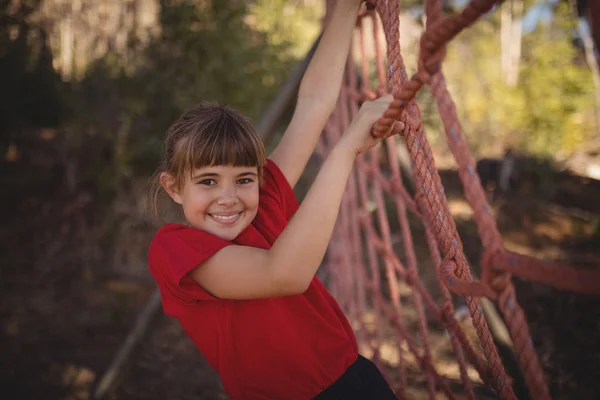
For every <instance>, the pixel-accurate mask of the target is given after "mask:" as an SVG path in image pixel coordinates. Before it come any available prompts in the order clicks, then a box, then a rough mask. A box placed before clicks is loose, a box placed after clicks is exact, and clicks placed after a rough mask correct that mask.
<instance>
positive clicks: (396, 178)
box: [317, 0, 600, 399]
mask: <svg viewBox="0 0 600 400" xmlns="http://www.w3.org/2000/svg"><path fill="white" fill-rule="evenodd" d="M496 4H497V1H492V0H474V1H471V2H470V3H469V4H468V5H467V6H466V7H465V8H464V9H463V10H462V11H461V12H460V13H458V14H456V15H453V16H444V15H443V13H442V7H441V0H425V11H426V18H427V24H426V27H425V31H424V33H423V34H422V36H421V39H420V53H419V57H418V63H417V71H416V73H415V74H414V75H413V76H412V77H410V78H409V77H408V75H407V72H406V68H405V65H404V62H403V59H402V56H401V52H400V41H399V32H400V30H399V21H400V20H399V16H400V6H399V1H397V0H396V1H393V0H390V1H387V0H376V1H371V2H370V3H368V7H367V8H366V10H365V11H363V12H361V14H360V15H359V17H358V19H357V28H356V36H355V47H357V48H358V49H359V50H358V53H359V55H358V57H357V58H356V59H357V60H358V61H356V62H355V61H354V59H353V57H352V56H351V57H349V59H348V62H347V68H346V77H345V82H344V86H343V88H342V90H341V93H340V97H339V100H338V104H337V108H336V110H335V112H334V114H333V115H332V116H331V118H330V120H329V122H328V124H327V127H326V133H325V135H324V136H323V137H322V139H321V141H320V143H319V146H318V149H317V153H318V155H319V156H320V157H321V158H324V157H326V155H327V153H328V151H329V149H330V148H331V146H332V145H333V144H334V143H335V142H336V141H337V140H338V139H339V137H340V136H341V134H342V132H343V130H344V128H345V127H346V126H348V124H349V122H350V120H351V118H352V117H353V115H354V114H355V113H356V112H357V110H358V108H359V106H360V103H361V102H363V101H365V100H371V99H374V98H376V97H378V96H381V95H384V94H386V93H392V94H393V96H394V99H395V100H394V101H393V102H392V103H391V105H390V107H389V109H388V110H387V111H386V112H385V113H384V115H383V116H382V117H381V118H380V120H379V121H378V122H377V123H376V125H375V128H374V129H375V130H378V131H387V130H388V129H389V128H390V127H391V124H392V123H393V122H394V121H395V120H399V121H402V122H403V123H404V125H405V129H404V132H403V134H402V137H400V136H394V137H391V138H388V139H387V140H386V142H385V143H384V144H383V146H381V148H380V149H373V150H371V151H369V152H367V153H365V154H361V155H360V156H359V157H358V158H357V160H356V164H355V168H354V171H353V175H352V176H351V177H350V179H349V182H348V186H347V190H346V194H345V196H344V199H343V202H342V206H341V210H340V216H339V218H338V223H337V225H336V228H335V232H334V235H333V237H332V240H331V243H330V247H329V251H328V257H327V267H326V271H327V273H328V274H329V276H328V277H327V279H328V285H329V287H330V289H331V290H332V292H333V293H334V295H335V296H336V298H337V299H338V301H339V302H340V304H341V306H342V307H343V308H344V309H345V310H346V312H347V313H348V315H349V317H350V320H351V321H352V323H353V324H354V328H355V331H356V333H357V338H358V341H359V344H360V346H361V349H360V351H361V352H362V353H363V354H365V355H367V356H369V357H370V358H371V359H372V360H373V361H374V362H375V363H377V364H378V365H379V366H380V368H381V369H382V371H383V372H384V375H385V376H386V379H388V381H389V382H390V383H391V384H392V385H393V387H394V389H395V390H396V394H397V396H398V398H415V396H417V395H416V394H415V393H417V392H418V390H420V391H421V393H422V396H417V397H418V398H430V399H434V398H438V397H440V396H441V397H446V398H449V399H456V398H468V399H475V398H482V397H485V396H486V395H489V397H500V398H502V399H515V398H516V397H515V394H514V392H513V386H512V380H511V378H510V377H509V376H508V375H507V373H506V371H505V369H504V366H503V364H502V361H501V359H500V357H499V355H498V351H497V349H496V346H495V344H494V342H493V339H492V336H491V334H490V331H489V329H488V325H487V322H486V319H485V318H484V314H483V309H482V306H481V303H480V300H479V299H480V298H482V297H485V298H488V299H489V300H491V301H494V302H495V303H496V305H497V306H498V309H499V310H500V311H501V313H502V315H503V317H504V320H505V322H506V325H507V327H508V331H509V333H510V336H511V339H512V342H513V345H514V352H515V354H516V357H517V359H518V361H519V364H520V367H521V370H522V373H523V375H524V377H525V381H526V383H527V386H528V389H529V392H530V395H531V397H532V398H534V399H549V398H550V394H549V391H548V388H547V385H546V382H545V379H544V373H543V370H542V368H541V366H540V362H539V360H538V356H537V354H536V351H535V349H534V347H533V343H532V341H531V339H530V334H529V327H528V325H527V321H526V319H525V316H524V313H523V310H522V308H521V307H520V305H519V303H518V301H517V299H516V296H515V289H514V286H513V283H512V281H511V277H512V275H515V276H519V277H520V278H523V279H529V280H531V281H535V282H538V283H544V284H547V285H551V286H554V287H556V288H560V289H564V290H570V291H574V292H578V293H598V292H600V274H598V271H591V270H586V269H582V268H575V267H571V266H567V265H558V264H556V263H548V262H543V261H539V260H536V259H533V258H530V257H527V256H523V255H519V254H515V253H511V252H509V251H507V250H505V248H504V246H503V242H502V237H501V235H500V233H499V231H498V228H497V226H496V222H495V218H494V215H493V214H492V211H491V208H490V206H489V205H488V203H487V200H486V197H485V192H484V190H483V188H482V186H481V184H480V181H479V177H478V175H477V172H476V169H475V168H474V163H473V157H472V156H471V153H470V151H469V149H468V147H467V144H466V140H465V137H464V134H463V132H462V128H461V125H460V122H459V120H458V116H457V112H456V108H455V105H454V102H453V100H452V98H451V96H450V93H449V92H448V90H447V88H446V83H445V79H444V75H443V73H442V71H441V65H442V61H443V59H444V55H445V45H446V43H447V42H449V41H450V40H451V39H452V38H454V37H455V36H456V35H457V34H459V33H460V32H461V31H462V30H463V29H465V28H467V27H469V26H470V25H471V24H473V23H474V22H475V21H476V20H477V19H478V18H479V17H480V16H481V15H483V14H485V13H487V12H488V11H490V10H492V9H493V8H494V6H495V5H496ZM332 6H333V0H328V1H327V7H328V10H330V9H331V7H332ZM324 23H327V18H325V21H324ZM381 28H382V29H383V32H384V33H385V40H386V42H387V46H385V44H384V43H380V40H379V35H378V32H379V31H380V29H381ZM367 42H368V43H369V44H370V46H367ZM367 47H371V48H373V49H374V60H373V57H369V56H368V55H367V52H366V49H367ZM386 50H387V51H386ZM384 52H385V53H386V54H385V55H384ZM386 59H387V66H386V61H385V60H386ZM373 64H374V66H375V70H376V77H377V78H376V84H372V82H371V81H372V80H371V76H370V72H369V67H370V65H371V66H372V65H373ZM423 86H428V88H429V91H430V93H431V94H432V96H433V97H434V98H435V100H436V103H437V107H438V110H439V114H440V118H441V121H442V123H443V126H444V132H445V134H446V137H447V140H448V145H449V148H450V150H451V151H452V153H453V155H454V158H455V160H456V163H457V165H458V174H459V177H460V180H461V182H462V184H463V187H464V191H465V197H466V199H467V201H468V202H469V204H470V206H471V207H472V209H473V215H474V219H475V222H476V224H477V228H478V233H479V235H480V237H481V242H482V245H483V256H482V259H481V262H480V264H481V278H480V279H478V280H475V279H474V278H473V276H472V272H471V268H470V266H469V263H468V261H467V258H466V257H465V254H464V251H463V244H462V242H461V238H460V236H459V235H458V233H457V228H456V223H455V221H454V219H453V218H452V215H451V214H450V211H449V207H448V201H447V199H446V196H445V194H444V188H443V186H442V183H441V180H440V176H439V173H438V170H437V168H436V165H435V162H434V157H433V154H432V150H431V147H430V145H429V143H428V140H427V137H426V135H425V130H424V128H423V123H422V118H421V114H420V109H419V106H418V105H417V103H416V102H415V96H416V94H417V93H418V92H419V90H420V89H421V88H422V87H423ZM402 146H405V148H406V150H407V151H408V154H409V155H410V159H411V167H412V168H411V171H412V179H413V180H414V185H415V188H414V189H415V190H414V193H415V194H414V196H413V195H411V194H410V193H411V191H410V190H409V189H408V188H407V186H406V182H403V176H402V174H401V166H400V163H399V153H398V151H399V149H401V148H402ZM386 210H387V211H386ZM389 210H392V211H389ZM388 213H389V214H388ZM392 224H393V225H394V227H395V231H397V232H395V233H392V228H391V225H392ZM418 246H421V247H424V248H426V250H427V252H428V253H429V259H428V260H421V259H420V257H419V254H418V253H417V251H416V247H418ZM421 253H422V252H421ZM421 258H422V257H421ZM432 269H433V270H434V271H431V270H432ZM457 297H460V298H463V299H464V300H463V301H464V303H465V304H466V309H468V313H463V315H462V316H461V313H460V312H459V311H460V310H458V311H457V310H456V309H455V306H454V304H455V302H454V301H453V300H456V298H457ZM440 337H441V338H442V339H440V340H435V344H433V343H434V340H432V339H433V338H438V339H439V338H440ZM439 343H442V344H443V345H440V344H439ZM442 347H443V348H442ZM448 354H451V355H450V356H449V355H448ZM414 382H418V383H419V385H420V386H419V387H420V389H418V390H417V389H414V387H413V386H414ZM409 385H413V386H411V387H409ZM413 389H414V390H413Z"/></svg>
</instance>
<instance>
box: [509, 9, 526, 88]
mask: <svg viewBox="0 0 600 400" xmlns="http://www.w3.org/2000/svg"><path fill="white" fill-rule="evenodd" d="M511 4H512V18H511V19H512V23H511V29H510V67H509V70H508V75H507V81H506V82H507V83H508V84H509V85H510V86H516V85H517V83H519V67H520V64H521V37H522V36H523V0H512V1H511Z"/></svg>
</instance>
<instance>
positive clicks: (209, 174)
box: [192, 172, 219, 179]
mask: <svg viewBox="0 0 600 400" xmlns="http://www.w3.org/2000/svg"><path fill="white" fill-rule="evenodd" d="M218 176H219V174H217V173H216V172H203V173H200V174H198V175H194V177H193V178H192V179H200V178H215V177H218Z"/></svg>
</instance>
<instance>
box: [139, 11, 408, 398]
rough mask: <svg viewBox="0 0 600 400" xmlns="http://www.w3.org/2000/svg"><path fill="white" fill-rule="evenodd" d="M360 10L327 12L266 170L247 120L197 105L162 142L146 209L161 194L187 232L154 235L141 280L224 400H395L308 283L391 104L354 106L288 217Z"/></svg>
mask: <svg viewBox="0 0 600 400" xmlns="http://www.w3.org/2000/svg"><path fill="white" fill-rule="evenodd" d="M360 3H361V1H360V0H338V2H337V5H336V7H335V9H334V11H333V14H332V17H331V20H330V22H329V24H328V28H327V29H326V30H325V32H324V33H323V36H322V39H321V42H320V44H319V46H318V48H317V51H316V53H315V55H314V57H313V60H312V62H311V63H310V65H309V68H308V70H307V72H306V74H305V76H304V78H303V80H302V83H301V86H300V90H299V94H298V101H297V105H296V109H295V112H294V115H293V118H292V121H291V122H290V125H289V126H288V128H287V130H286V132H285V134H284V136H283V138H282V140H281V142H280V144H279V145H278V147H277V148H276V149H275V151H274V152H273V154H272V155H271V156H270V158H269V159H266V157H265V150H264V147H263V144H262V142H261V140H260V138H259V136H258V134H257V133H256V131H255V129H254V127H253V126H252V124H251V123H250V121H249V120H248V119H247V118H245V117H244V116H242V115H240V114H239V113H238V112H236V111H235V110H233V109H231V108H229V107H227V106H220V105H217V104H214V103H203V104H200V105H199V106H196V107H195V108H192V109H190V110H188V111H187V112H185V113H184V114H183V115H182V116H181V117H180V118H179V119H178V120H177V121H176V122H175V123H174V124H173V126H172V127H171V128H170V130H169V132H168V135H167V139H166V146H165V147H166V148H165V156H164V163H163V166H162V168H161V170H160V173H159V174H157V191H155V198H154V204H155V206H156V195H157V194H158V193H159V192H160V190H162V189H164V190H165V191H166V192H167V193H168V195H169V196H170V197H171V198H172V199H173V201H175V202H176V203H177V204H179V205H181V208H182V210H183V214H184V216H185V218H186V220H187V222H188V224H187V225H179V224H167V225H165V226H164V227H162V228H161V229H160V230H159V231H158V233H157V234H156V236H155V238H154V239H153V241H152V243H151V245H150V250H149V265H150V270H151V272H152V275H153V277H154V279H155V280H156V282H157V283H158V286H159V288H160V292H161V296H162V304H163V309H164V312H165V313H166V314H167V315H170V316H173V317H175V318H177V319H178V320H179V321H180V323H181V325H182V327H183V329H184V330H185V331H186V333H187V334H188V336H189V337H190V338H191V339H192V341H193V342H194V343H195V344H196V346H197V347H198V349H199V350H200V352H201V353H202V354H203V355H204V356H205V358H206V359H207V361H208V362H209V363H210V365H211V366H212V367H213V368H214V369H215V370H216V371H217V372H218V373H219V375H220V377H221V381H222V383H223V386H224V388H225V390H226V391H227V393H228V395H229V396H230V398H231V399H232V400H237V399H243V400H252V399H269V400H280V399H281V400H296V399H298V400H306V399H312V398H316V399H321V400H323V399H377V400H388V399H396V397H395V395H394V394H393V392H392V390H391V389H390V387H389V386H388V384H387V383H386V382H385V380H384V378H383V376H382V375H381V373H380V371H379V370H378V369H377V367H376V366H375V365H374V364H373V363H372V362H371V361H369V360H367V359H365V358H363V357H361V356H360V355H359V354H358V349H357V348H358V346H357V343H356V339H355V337H354V333H353V331H352V328H351V327H350V324H349V323H348V321H347V319H346V317H345V316H344V314H343V312H342V311H341V309H340V307H339V306H338V304H337V302H336V301H335V299H334V298H333V297H332V296H331V295H330V294H329V293H328V292H327V290H326V289H325V287H324V286H323V285H322V283H321V282H320V281H319V280H318V279H317V278H315V273H316V271H317V268H318V267H319V264H320V263H321V261H322V259H323V257H324V254H325V251H326V248H327V245H328V241H329V238H330V236H331V233H332V230H333V228H334V224H335V220H336V218H337V214H338V210H339V206H340V202H341V199H342V195H343V192H344V187H345V185H346V181H347V179H348V176H349V174H350V171H351V169H352V165H353V161H354V158H355V157H356V155H357V154H359V153H360V152H362V151H365V150H367V149H369V148H371V147H373V146H374V145H376V144H377V143H378V142H380V141H381V140H382V139H384V138H385V137H387V136H389V135H391V134H393V133H397V132H396V131H395V128H394V129H392V130H391V131H390V132H388V133H387V134H385V135H383V137H374V136H373V134H372V133H371V132H372V126H373V124H374V123H375V121H376V120H377V119H378V118H379V117H381V115H382V113H383V112H384V111H385V110H386V109H387V106H388V104H389V103H390V101H391V100H392V98H391V96H387V97H384V98H381V99H378V100H376V101H374V102H367V103H365V104H363V106H362V107H361V109H360V111H359V112H358V113H357V115H356V117H355V118H354V120H353V121H352V123H351V125H350V126H349V127H348V129H347V130H346V132H345V134H344V135H343V137H342V138H341V139H340V140H339V142H338V143H337V144H336V146H335V148H334V149H333V150H332V151H331V152H330V154H329V156H328V158H327V159H326V161H325V162H324V164H323V166H322V168H321V170H320V172H319V174H318V175H317V177H316V179H315V181H314V183H313V185H312V187H311V188H310V190H309V192H308V193H307V195H306V197H305V199H304V201H303V203H302V205H301V206H298V203H297V202H296V199H295V196H294V192H293V191H292V188H293V186H294V185H295V184H296V182H297V181H298V178H299V177H300V175H301V174H302V171H303V170H304V167H305V165H306V163H307V161H308V158H309V157H310V155H311V153H312V151H313V150H314V148H315V146H316V142H317V140H318V137H319V134H320V133H321V131H322V130H323V128H324V126H325V123H326V121H327V119H328V117H329V116H330V114H331V113H332V111H333V109H334V107H335V104H336V101H337V95H338V93H339V91H340V87H341V81H342V74H343V70H344V66H345V61H346V59H347V56H348V51H349V47H350V38H351V34H352V31H353V27H354V23H355V20H356V15H357V11H358V9H359V6H360ZM155 209H156V207H155Z"/></svg>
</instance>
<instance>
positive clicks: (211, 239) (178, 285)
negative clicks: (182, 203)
mask: <svg viewBox="0 0 600 400" xmlns="http://www.w3.org/2000/svg"><path fill="white" fill-rule="evenodd" d="M231 244H232V243H231V242H228V241H226V240H224V239H221V238H219V237H217V236H214V235H211V234H210V233H208V232H204V231H202V230H199V229H195V228H191V227H188V226H185V225H180V224H167V225H165V226H164V227H162V228H161V229H160V230H159V231H158V232H157V233H156V235H155V237H154V239H153V240H152V243H151V244H150V250H149V253H148V264H149V266H150V272H151V273H152V275H153V277H154V279H155V280H156V282H157V284H158V286H159V288H160V290H161V293H162V297H163V307H164V308H165V312H167V313H168V308H169V306H170V304H169V302H170V301H173V300H174V301H179V302H184V303H193V302H196V301H198V300H214V299H216V297H214V296H212V295H211V294H210V293H208V292H207V291H205V290H204V289H203V288H202V287H201V286H200V285H198V284H197V283H196V282H195V281H194V280H193V279H192V278H191V277H190V276H189V275H188V274H189V273H190V272H191V271H192V270H193V269H194V268H196V267H197V266H198V265H199V264H201V263H202V262H203V261H204V260H206V259H207V258H209V257H210V256H212V255H213V254H215V253H216V252H218V251H219V250H221V249H223V248H225V247H227V246H229V245H231Z"/></svg>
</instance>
